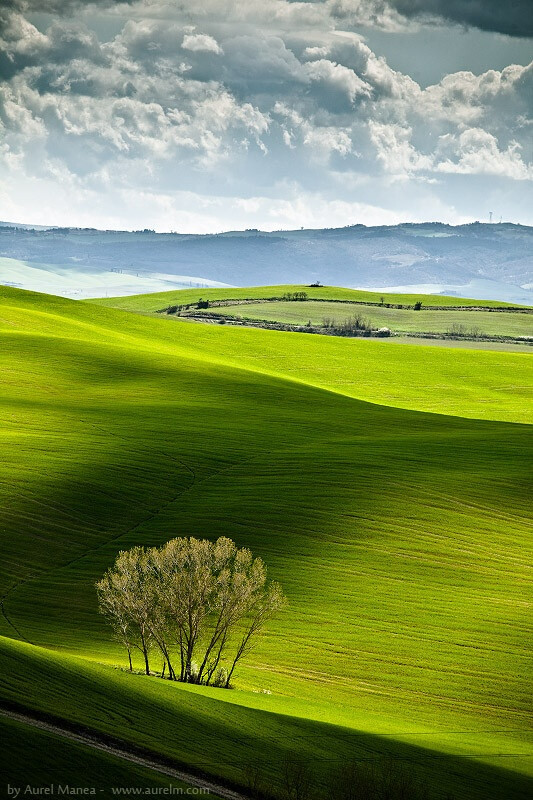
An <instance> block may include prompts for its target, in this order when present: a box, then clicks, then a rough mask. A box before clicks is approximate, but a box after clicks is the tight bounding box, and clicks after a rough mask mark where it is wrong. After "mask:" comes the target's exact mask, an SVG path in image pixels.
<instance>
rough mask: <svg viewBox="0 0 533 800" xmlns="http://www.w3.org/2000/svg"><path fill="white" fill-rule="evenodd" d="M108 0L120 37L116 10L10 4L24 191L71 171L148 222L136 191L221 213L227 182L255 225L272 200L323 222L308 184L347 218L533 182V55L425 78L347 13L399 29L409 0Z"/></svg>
mask: <svg viewBox="0 0 533 800" xmlns="http://www.w3.org/2000/svg"><path fill="white" fill-rule="evenodd" d="M34 5H35V4H34ZM41 5H42V4H41ZM86 5H87V4H85V7H86ZM99 5H100V6H101V7H102V8H104V7H105V9H106V13H108V14H109V13H112V15H113V21H114V24H113V26H111V29H110V30H112V32H111V33H110V34H109V35H108V36H106V35H105V34H103V33H102V30H105V24H104V23H105V21H106V20H107V19H108V18H107V17H106V18H105V19H104V18H103V17H102V20H103V22H102V24H101V25H100V27H99V28H95V27H93V26H92V24H91V17H90V16H86V15H84V13H83V12H82V6H81V5H80V7H79V8H80V10H79V13H77V14H76V15H75V16H72V15H71V16H68V14H67V12H71V11H72V10H73V8H74V7H75V3H73V2H65V3H61V2H60V0H57V2H53V0H50V3H49V5H48V6H47V10H48V11H50V12H53V11H54V10H55V11H62V12H63V11H64V12H65V13H56V15H55V16H53V15H52V16H51V17H50V24H49V25H48V27H45V26H43V27H37V23H36V22H35V19H34V18H33V17H32V16H31V14H29V13H28V12H29V10H31V7H32V3H31V2H30V0H27V1H26V0H24V2H23V0H16V2H15V0H12V2H11V6H10V9H8V10H7V11H6V9H7V6H5V5H4V11H3V15H4V16H3V19H4V25H3V27H2V29H1V30H0V74H1V75H2V77H3V82H2V83H1V84H0V137H1V142H2V144H1V148H0V180H3V181H4V185H5V186H10V187H12V188H13V187H17V189H16V191H15V188H13V192H14V195H13V196H14V197H15V196H19V195H20V192H21V191H22V189H21V188H20V187H26V194H27V196H28V197H30V198H31V197H36V196H37V193H35V192H33V189H32V187H34V186H37V185H39V186H41V187H47V188H46V191H47V192H50V187H52V186H56V188H57V192H58V194H61V195H62V196H65V197H66V196H68V194H69V193H71V194H72V195H76V197H85V198H88V197H91V198H93V199H94V204H96V205H100V206H101V207H104V206H105V205H106V204H107V205H108V207H109V209H110V213H111V212H112V213H113V214H114V213H115V208H114V204H116V202H118V198H119V197H120V198H122V202H124V203H127V204H129V207H130V208H131V214H132V219H133V217H135V219H137V216H136V215H137V213H138V209H139V208H140V206H139V204H138V202H137V201H136V200H135V199H134V198H135V196H136V193H137V194H138V195H139V196H141V195H142V196H143V197H148V196H151V197H154V198H157V197H159V198H163V199H162V200H161V202H156V201H154V208H155V209H159V213H161V214H162V219H167V218H168V216H169V214H170V213H171V212H170V211H169V209H171V210H172V214H175V213H177V211H176V209H178V204H179V202H182V201H184V198H189V199H190V197H192V196H194V197H195V198H196V200H195V202H196V203H197V207H198V209H200V208H201V205H202V202H204V203H205V205H206V207H208V206H209V208H210V211H209V213H208V214H207V215H206V216H202V214H201V213H200V211H198V214H199V216H197V219H198V220H200V219H201V220H202V222H201V224H202V225H204V224H207V223H206V220H208V219H209V220H212V219H214V218H215V216H216V214H220V213H221V212H220V204H218V205H217V203H214V204H213V203H211V202H210V199H209V198H211V197H215V196H216V197H223V196H224V195H226V196H227V197H228V198H233V199H232V200H231V208H232V209H233V211H234V213H235V214H240V215H241V217H240V218H242V219H243V220H245V221H246V223H247V224H250V223H253V224H254V225H255V224H257V220H258V215H260V214H263V218H264V220H265V224H266V225H268V224H272V225H279V226H280V227H281V226H282V224H281V222H280V219H281V216H282V215H283V213H285V214H286V221H287V224H292V223H293V222H294V224H297V220H296V216H295V215H297V214H298V213H301V214H302V217H301V219H302V223H301V224H307V222H308V220H309V219H311V217H313V219H314V216H313V214H314V213H315V212H313V211H312V210H309V211H308V212H307V216H306V215H304V213H303V211H302V202H303V201H302V198H304V197H305V198H306V199H307V200H306V201H308V202H313V203H314V204H315V208H316V209H319V208H322V209H327V214H328V215H332V214H333V210H334V209H337V210H338V213H339V223H340V220H344V219H345V218H346V215H347V214H348V209H351V210H352V211H353V212H354V213H356V212H357V213H361V214H362V213H363V209H368V208H372V209H376V208H378V207H380V206H381V207H382V208H383V209H384V215H385V216H386V214H388V213H389V212H390V214H391V215H392V216H394V214H396V213H400V210H401V209H403V213H404V214H405V209H406V208H411V209H412V212H411V213H413V214H414V213H415V210H414V209H416V208H420V209H421V210H420V211H417V212H416V213H417V214H419V215H423V213H424V210H426V213H427V209H428V208H435V209H445V208H446V207H447V205H446V204H447V203H448V204H449V203H450V197H451V189H450V186H451V182H452V181H467V180H470V179H471V178H473V177H474V176H477V177H480V176H485V177H487V178H488V177H489V176H490V177H491V179H492V180H493V181H499V182H500V183H499V184H498V185H500V186H503V182H510V183H513V184H514V185H520V186H521V187H522V186H525V185H527V183H528V182H529V181H530V180H531V179H533V174H532V162H533V152H532V148H533V137H532V136H531V129H532V125H531V121H530V120H531V110H532V105H533V103H532V99H531V98H532V94H533V92H532V88H533V65H530V67H523V66H520V65H510V66H508V67H506V68H504V69H500V70H487V71H485V72H484V73H483V74H480V75H476V74H474V73H472V72H468V71H460V72H455V73H452V74H450V75H447V76H445V77H444V78H443V79H442V80H441V81H439V82H438V83H436V84H434V85H431V86H428V87H427V88H422V87H421V86H420V85H419V84H418V83H417V82H416V81H414V80H413V79H412V78H411V77H410V76H409V75H406V74H404V73H402V72H400V71H398V70H394V69H392V68H391V66H390V65H389V63H388V62H387V60H386V59H385V58H384V57H382V56H380V55H379V54H376V53H375V52H373V50H372V49H371V48H370V47H369V46H368V44H367V43H366V42H365V41H364V40H363V39H362V37H361V35H359V34H357V33H355V32H354V31H353V30H346V29H345V28H344V27H342V26H344V25H348V23H350V20H353V19H354V14H356V13H357V14H359V15H360V16H361V15H363V16H364V17H365V19H367V20H368V19H370V18H372V15H373V18H374V19H375V20H376V24H380V25H386V26H388V27H389V29H391V28H393V27H394V26H400V27H401V26H402V25H404V23H405V15H408V16H411V17H413V18H414V17H415V16H417V17H418V15H417V14H415V12H414V11H412V12H411V11H409V14H408V12H407V10H406V9H403V10H402V8H400V5H399V3H396V4H395V5H394V7H393V6H392V5H391V4H390V3H388V2H386V1H385V0H380V2H375V1H374V0H364V2H363V1H362V0H361V2H356V0H335V2H334V1H333V0H331V1H330V0H326V2H323V3H288V2H287V0H261V1H260V0H250V2H249V3H248V4H246V8H243V4H242V3H238V2H237V0H205V1H204V2H203V3H202V8H201V10H200V11H198V12H197V11H194V10H193V9H191V8H189V9H187V10H186V11H179V10H176V5H175V4H174V3H168V2H167V1H166V0H137V2H135V3H131V4H130V7H129V13H128V14H127V15H126V16H124V15H123V11H124V8H125V6H124V5H121V4H112V3H109V2H105V0H102V2H101V3H100V4H99ZM427 5H429V3H428V4H427ZM121 9H122V10H121ZM400 12H401V13H400ZM432 13H436V12H432ZM402 14H403V15H404V17H402ZM239 15H240V16H239ZM365 15H366V16H365ZM402 19H404V22H402ZM32 20H33V22H32ZM339 20H342V23H341V22H339ZM339 26H340V27H339ZM97 30H99V33H97ZM477 177H476V179H477ZM400 185H401V186H402V189H401V192H400V190H399V189H397V187H399V186H400ZM42 191H43V193H45V190H44V189H43V190H42ZM396 191H398V194H395V192H396ZM428 192H431V194H430V195H428V194H427V193H428ZM287 193H289V194H290V196H291V198H292V199H291V201H290V202H291V205H290V208H289V206H288V205H287V204H286V203H285V200H286V199H287V198H286V194H287ZM3 197H4V198H5V195H3ZM95 198H96V199H95ZM111 198H113V199H112V200H111ZM201 198H204V200H203V201H202V200H201ZM252 198H255V200H254V202H252ZM257 198H260V199H259V200H258V199H257ZM318 198H320V199H318ZM391 198H394V203H395V204H396V207H397V211H394V210H393V209H391V208H389V203H390V202H391ZM422 198H423V202H422ZM238 201H239V202H238ZM187 202H189V201H187ZM407 202H408V203H409V204H410V205H406V203H407ZM254 203H255V205H254ZM336 204H337V205H336ZM432 204H433V205H432ZM78 205H79V204H78V203H77V201H76V203H73V207H78ZM65 207H68V203H66V205H65ZM228 207H229V206H228ZM254 208H255V210H253V209H254ZM275 208H276V209H278V211H277V212H276V213H274V211H273V209H275ZM165 209H166V210H165ZM387 209H388V210H387ZM167 211H168V214H167ZM78 213H79V214H80V217H79V218H80V219H81V217H82V216H83V218H85V216H84V214H82V212H81V211H80V212H78ZM317 213H318V212H317ZM324 213H326V211H325V212H324ZM372 213H374V212H372ZM451 213H452V212H450V214H451ZM454 213H455V214H456V216H455V217H453V218H454V219H455V218H457V215H458V214H459V212H455V211H454ZM213 215H215V216H213ZM0 216H4V218H5V217H6V212H5V211H4V212H2V211H1V209H0ZM126 216H127V214H126ZM385 216H384V218H385ZM304 217H305V219H304ZM183 219H184V220H185V219H186V220H188V222H187V223H186V224H191V225H192V222H191V220H192V216H191V215H189V216H187V215H185V214H184V216H183ZM35 221H37V220H35ZM353 221H357V219H354V220H353ZM331 223H332V219H331V218H330V217H328V220H327V222H326V221H325V220H324V224H331ZM121 224H123V223H121ZM132 224H133V223H132ZM150 224H151V226H152V224H153V223H150ZM184 224H185V223H184ZM234 224H235V223H234ZM154 227H160V226H158V225H155V226H154ZM172 227H178V225H177V224H174V225H173V226H172ZM215 227H220V226H215Z"/></svg>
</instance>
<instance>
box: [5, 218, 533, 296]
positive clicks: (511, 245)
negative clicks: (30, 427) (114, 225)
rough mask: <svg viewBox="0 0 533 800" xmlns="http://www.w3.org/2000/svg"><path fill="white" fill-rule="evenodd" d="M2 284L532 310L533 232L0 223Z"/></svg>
mask: <svg viewBox="0 0 533 800" xmlns="http://www.w3.org/2000/svg"><path fill="white" fill-rule="evenodd" d="M0 256H2V257H3V258H2V259H0V282H2V283H11V284H13V285H19V286H21V287H22V288H26V289H36V290H38V291H54V292H55V293H56V294H64V295H66V296H74V297H77V296H79V297H83V296H86V297H88V296H97V295H98V294H106V293H107V294H113V293H115V294H117V295H119V294H132V293H135V292H142V291H161V290H164V289H166V288H168V289H172V288H176V287H180V286H190V285H199V286H204V285H205V286H207V285H234V286H246V285H265V284H279V283H299V284H308V283H313V282H315V281H317V280H318V281H320V282H321V283H323V284H326V285H328V284H329V285H339V286H347V287H357V288H376V289H393V288H394V289H398V290H405V291H419V292H443V293H446V294H450V293H455V294H458V295H460V296H461V295H462V296H470V297H480V298H482V299H501V300H508V301H509V302H522V303H529V304H533V291H532V289H533V228H531V227H526V226H522V225H513V224H510V223H503V224H501V223H500V224H482V223H477V222H476V223H473V224H470V225H459V226H451V225H444V224H441V223H423V224H403V225H394V226H379V227H366V226H364V225H353V226H350V227H346V228H333V229H320V230H295V231H276V232H272V233H266V232H262V231H258V230H247V231H230V232H227V233H221V234H216V235H189V234H175V233H155V232H154V231H149V230H145V231H138V232H128V231H98V230H93V229H79V228H43V227H35V228H33V227H31V226H28V225H19V224H15V223H7V222H0Z"/></svg>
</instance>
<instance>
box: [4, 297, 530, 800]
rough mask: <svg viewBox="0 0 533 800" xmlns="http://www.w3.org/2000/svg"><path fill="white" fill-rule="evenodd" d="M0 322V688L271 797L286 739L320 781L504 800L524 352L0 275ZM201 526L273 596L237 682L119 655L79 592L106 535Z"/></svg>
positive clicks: (510, 780)
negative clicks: (228, 546) (239, 550)
mask: <svg viewBox="0 0 533 800" xmlns="http://www.w3.org/2000/svg"><path fill="white" fill-rule="evenodd" d="M241 291H244V290H241ZM128 300H130V301H131V298H128ZM441 300H442V298H439V301H441ZM149 302H150V303H152V302H155V301H153V300H150V301H149ZM146 303H148V301H146ZM140 307H141V306H140V305H139V308H140ZM142 310H149V309H142ZM444 313H448V312H444ZM449 313H452V312H449ZM517 316H518V315H517ZM0 335H1V337H2V341H1V350H0V358H1V366H2V378H3V387H2V394H1V405H2V417H1V419H2V425H1V428H0V442H1V447H2V453H3V459H2V463H1V464H0V485H1V492H2V520H1V526H0V535H1V537H2V554H3V558H2V560H1V563H0V579H1V585H2V594H3V596H4V598H3V617H2V618H1V619H0V633H2V634H3V637H4V638H1V639H0V674H1V679H0V700H2V699H6V700H9V701H12V702H13V701H16V702H17V703H19V704H22V705H24V706H26V707H28V708H30V709H37V710H40V711H45V712H48V713H51V714H54V715H56V716H59V717H61V718H64V719H67V720H69V721H71V722H78V723H83V724H85V725H87V726H88V727H91V728H94V729H95V730H99V731H103V732H105V733H109V734H112V735H114V736H117V737H118V738H121V739H123V740H124V741H129V742H134V743H136V744H140V745H142V746H144V747H146V748H148V749H150V750H152V751H154V752H156V753H162V754H165V755H167V756H171V757H173V758H175V759H176V761H177V762H179V763H181V764H185V765H187V764H188V765H191V766H192V767H193V768H195V769H196V770H202V771H203V772H205V773H207V774H209V775H212V776H214V777H221V778H223V779H224V780H226V781H229V782H231V783H233V784H236V785H240V786H243V785H244V784H245V778H244V773H243V765H245V764H246V763H248V762H250V761H251V762H259V763H260V765H261V770H262V775H263V780H264V783H265V786H266V787H268V789H269V791H270V792H271V793H273V794H274V795H276V796H279V797H282V796H283V780H282V774H281V766H280V765H281V764H282V763H283V760H284V759H285V758H287V757H288V758H292V759H299V758H303V759H305V760H306V761H307V762H309V763H311V765H312V770H313V772H314V776H315V778H316V786H317V792H318V794H319V795H321V792H323V791H325V787H326V785H327V784H328V782H329V781H331V780H332V778H331V775H332V774H333V771H334V768H335V765H338V764H339V762H341V761H343V760H346V759H347V758H349V757H350V756H354V755H355V757H357V758H359V759H365V760H366V759H380V758H382V757H383V756H394V757H396V758H398V759H400V760H401V762H402V763H407V764H409V765H413V764H414V765H415V767H416V769H418V770H420V771H422V772H423V773H424V774H425V775H426V776H427V777H428V779H429V780H430V782H431V784H432V786H433V787H434V793H435V797H440V796H442V797H444V796H445V794H446V792H447V791H450V792H453V793H454V794H455V795H456V797H457V798H459V797H460V798H472V799H474V798H478V799H479V800H482V799H483V800H486V799H487V798H489V799H491V798H492V799H493V800H500V798H501V800H508V799H509V800H512V799H513V798H521V797H524V798H526V797H527V796H528V794H529V792H530V790H531V785H532V784H531V770H532V764H531V752H532V750H531V744H530V743H531V725H530V719H531V717H530V713H531V691H530V686H529V685H528V683H527V680H526V679H525V678H526V676H527V675H528V672H530V666H531V665H530V660H529V658H528V654H527V651H526V637H527V635H528V633H529V632H530V616H529V609H528V604H527V595H528V590H529V588H530V583H529V570H528V565H529V563H530V556H531V539H530V537H529V538H528V516H529V505H528V475H529V472H530V465H531V438H530V430H531V428H530V427H529V426H528V425H526V424H524V423H527V422H531V414H530V405H529V406H528V398H530V389H531V385H532V383H533V381H532V379H531V370H532V367H531V360H530V359H529V357H528V355H527V354H521V353H505V352H492V351H473V350H457V349H456V350H452V349H448V348H430V347H416V348H415V347H410V346H408V345H401V344H396V345H395V346H394V347H389V346H388V345H387V344H386V343H385V342H381V341H366V340H359V339H351V340H345V339H336V338H333V337H331V338H330V337H319V336H306V335H305V334H295V333H280V332H276V331H262V330H254V329H246V328H231V327H228V326H226V327H224V326H218V325H214V326H203V325H192V324H187V323H185V322H181V321H180V320H169V319H167V318H151V317H149V316H144V315H141V314H127V313H123V312H121V311H119V310H115V309H110V308H105V307H104V308H102V307H100V306H98V305H96V304H89V303H76V302H73V301H68V300H63V299H60V298H53V297H49V296H46V295H37V294H33V293H28V292H21V291H17V290H10V289H7V288H2V289H0ZM431 412H438V413H431ZM221 534H225V535H229V536H231V537H232V538H233V539H234V540H235V541H236V542H237V544H238V545H239V546H243V545H247V546H250V547H251V548H252V550H253V551H254V553H256V554H257V555H260V556H261V557H262V558H263V559H264V560H265V562H266V563H267V565H268V566H269V571H270V575H271V577H273V578H276V579H278V580H280V581H281V583H282V584H283V587H284V589H285V592H286V594H287V595H288V597H289V601H290V605H289V607H288V608H287V610H286V611H284V612H283V614H282V615H281V616H280V618H279V620H278V621H277V622H276V623H275V624H272V625H271V626H270V628H269V630H268V631H267V633H266V635H265V636H264V637H263V638H262V640H261V641H260V643H259V645H258V647H257V649H256V650H255V651H254V653H253V655H252V656H251V657H250V659H249V661H248V663H247V664H246V665H245V666H243V668H242V669H241V671H240V673H239V674H238V675H237V680H236V683H237V690H236V691H231V692H227V691H224V690H216V689H206V688H202V687H186V686H183V685H175V684H171V683H168V682H163V681H161V680H158V679H156V678H146V677H144V676H141V675H129V674H127V673H126V672H124V671H122V670H120V669H117V668H116V665H117V664H120V665H124V661H125V659H124V654H123V653H122V652H121V651H120V650H119V649H118V648H117V646H116V645H115V644H114V642H113V641H112V639H111V637H110V635H109V632H108V630H107V628H106V626H105V625H104V623H103V621H102V620H101V619H100V618H99V616H98V614H97V612H96V602H95V593H94V589H93V584H94V581H95V580H96V579H97V578H98V577H99V576H100V575H101V574H102V573H103V571H104V570H105V569H106V568H107V567H108V566H109V565H110V564H111V563H112V561H113V559H114V556H115V554H116V552H117V551H118V550H119V549H123V548H125V547H130V546H132V545H134V544H139V543H142V544H159V543H161V542H163V541H166V540H167V539H169V538H171V537H172V536H175V535H196V536H202V537H204V536H208V537H210V538H211V537H216V536H218V535H221Z"/></svg>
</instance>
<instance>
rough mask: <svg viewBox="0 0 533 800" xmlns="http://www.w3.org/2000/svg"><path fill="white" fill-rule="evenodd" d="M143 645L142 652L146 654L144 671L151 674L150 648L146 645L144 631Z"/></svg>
mask: <svg viewBox="0 0 533 800" xmlns="http://www.w3.org/2000/svg"><path fill="white" fill-rule="evenodd" d="M141 645H142V647H141V649H142V654H143V656H144V671H145V672H146V674H147V675H149V674H150V664H149V661H148V649H147V647H146V641H145V639H144V636H143V634H142V633H141Z"/></svg>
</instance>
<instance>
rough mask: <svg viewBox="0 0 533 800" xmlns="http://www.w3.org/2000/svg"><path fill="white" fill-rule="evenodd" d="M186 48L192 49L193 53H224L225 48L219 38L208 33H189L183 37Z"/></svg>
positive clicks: (184, 47) (183, 44)
mask: <svg viewBox="0 0 533 800" xmlns="http://www.w3.org/2000/svg"><path fill="white" fill-rule="evenodd" d="M181 46H182V47H183V49H184V50H191V51H192V52H193V53H216V54H217V55H222V54H223V52H224V51H223V50H222V48H221V47H220V45H219V44H218V42H217V40H216V39H214V38H213V37H212V36H209V34H207V33H187V34H186V35H185V36H184V37H183V42H182V44H181Z"/></svg>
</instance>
